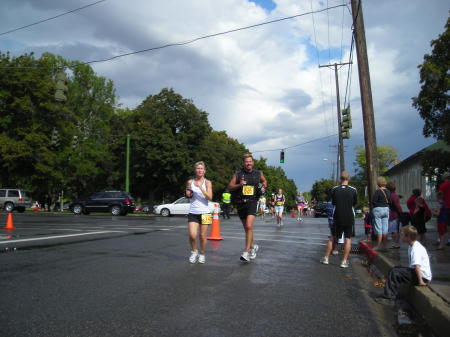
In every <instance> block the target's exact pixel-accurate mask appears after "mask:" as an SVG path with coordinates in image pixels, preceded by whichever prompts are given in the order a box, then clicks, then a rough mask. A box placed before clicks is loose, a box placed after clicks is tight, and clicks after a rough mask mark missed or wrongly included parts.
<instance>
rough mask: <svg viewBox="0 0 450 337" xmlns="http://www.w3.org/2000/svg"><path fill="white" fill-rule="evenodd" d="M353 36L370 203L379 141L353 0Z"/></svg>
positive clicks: (360, 15)
mask: <svg viewBox="0 0 450 337" xmlns="http://www.w3.org/2000/svg"><path fill="white" fill-rule="evenodd" d="M352 17H353V29H354V30H353V34H354V36H355V42H356V43H355V47H356V55H357V57H358V73H359V90H360V91H361V105H362V115H363V125H364V142H365V148H366V171H367V180H368V188H369V201H371V199H372V195H373V193H374V192H375V190H376V188H377V186H376V179H377V176H378V160H377V156H378V155H377V140H376V134H375V117H374V111H373V101H372V88H371V85H370V73H369V60H368V58H367V46H366V35H365V30H364V18H363V13H362V6H361V0H352Z"/></svg>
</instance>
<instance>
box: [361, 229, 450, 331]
mask: <svg viewBox="0 0 450 337" xmlns="http://www.w3.org/2000/svg"><path fill="white" fill-rule="evenodd" d="M436 240H437V231H436V228H435V225H434V226H433V224H430V225H427V234H426V239H425V244H424V246H425V248H426V249H427V251H428V255H429V257H430V264H431V271H432V273H433V280H432V282H431V283H430V285H428V286H427V287H414V288H413V289H412V290H411V292H410V293H409V294H408V298H407V301H408V302H409V304H410V305H411V306H412V307H413V308H414V310H415V311H416V312H417V313H419V314H420V315H421V316H422V317H423V318H424V319H425V320H426V321H427V323H428V325H429V326H430V328H432V330H433V332H434V333H435V334H436V335H437V336H448V331H449V328H450V246H446V247H445V250H436V248H437V245H436V244H435V243H436ZM388 244H389V246H388V247H390V245H391V241H389V242H388ZM360 248H361V252H362V253H363V254H365V255H366V256H367V257H368V259H369V262H370V263H371V264H374V265H375V266H376V267H377V269H378V270H379V271H380V272H381V273H382V274H383V275H384V276H387V274H388V273H389V270H390V269H391V268H392V267H394V266H405V267H406V266H408V246H407V244H406V243H404V242H402V243H401V248H400V249H389V248H388V250H387V251H386V252H378V251H375V250H373V249H372V243H370V242H364V241H361V242H360Z"/></svg>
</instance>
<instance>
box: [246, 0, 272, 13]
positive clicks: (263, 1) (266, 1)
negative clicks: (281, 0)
mask: <svg viewBox="0 0 450 337" xmlns="http://www.w3.org/2000/svg"><path fill="white" fill-rule="evenodd" d="M248 1H250V2H253V3H255V4H257V5H258V6H259V7H262V8H264V9H267V10H268V11H269V12H270V11H271V10H272V9H274V8H275V7H277V5H276V4H275V3H274V2H273V1H272V0H248Z"/></svg>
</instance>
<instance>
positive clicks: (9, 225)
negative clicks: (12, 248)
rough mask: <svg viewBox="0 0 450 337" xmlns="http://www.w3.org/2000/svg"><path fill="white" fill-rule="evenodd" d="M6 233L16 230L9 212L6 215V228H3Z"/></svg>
mask: <svg viewBox="0 0 450 337" xmlns="http://www.w3.org/2000/svg"><path fill="white" fill-rule="evenodd" d="M4 229H5V230H7V231H12V230H14V229H16V227H14V223H13V218H12V213H11V212H9V213H8V219H7V220H6V226H5V228H4Z"/></svg>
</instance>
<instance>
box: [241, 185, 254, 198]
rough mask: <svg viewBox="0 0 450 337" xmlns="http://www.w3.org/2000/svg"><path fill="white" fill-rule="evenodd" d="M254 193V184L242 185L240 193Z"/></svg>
mask: <svg viewBox="0 0 450 337" xmlns="http://www.w3.org/2000/svg"><path fill="white" fill-rule="evenodd" d="M254 194H255V186H253V185H244V186H242V195H247V196H249V195H254Z"/></svg>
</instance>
